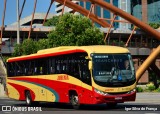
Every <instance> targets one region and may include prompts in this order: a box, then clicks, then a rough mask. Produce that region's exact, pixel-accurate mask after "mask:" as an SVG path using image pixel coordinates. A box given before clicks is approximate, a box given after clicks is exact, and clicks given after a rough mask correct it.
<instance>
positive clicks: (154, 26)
mask: <svg viewBox="0 0 160 114" xmlns="http://www.w3.org/2000/svg"><path fill="white" fill-rule="evenodd" d="M149 25H150V26H151V27H152V28H154V29H158V28H159V27H160V22H159V23H149Z"/></svg>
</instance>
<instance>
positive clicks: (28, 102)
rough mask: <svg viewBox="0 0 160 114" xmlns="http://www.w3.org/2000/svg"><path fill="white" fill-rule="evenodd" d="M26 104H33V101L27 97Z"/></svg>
mask: <svg viewBox="0 0 160 114" xmlns="http://www.w3.org/2000/svg"><path fill="white" fill-rule="evenodd" d="M26 102H27V104H30V102H31V100H30V99H29V96H28V95H27V97H26Z"/></svg>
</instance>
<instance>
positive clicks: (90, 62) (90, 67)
mask: <svg viewBox="0 0 160 114" xmlns="http://www.w3.org/2000/svg"><path fill="white" fill-rule="evenodd" d="M88 68H89V70H91V69H92V61H89V62H88Z"/></svg>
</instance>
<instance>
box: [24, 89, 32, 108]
mask: <svg viewBox="0 0 160 114" xmlns="http://www.w3.org/2000/svg"><path fill="white" fill-rule="evenodd" d="M25 96H26V105H27V106H31V105H32V104H33V102H32V97H31V94H30V92H29V91H27V92H26V93H25Z"/></svg>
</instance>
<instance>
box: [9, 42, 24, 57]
mask: <svg viewBox="0 0 160 114" xmlns="http://www.w3.org/2000/svg"><path fill="white" fill-rule="evenodd" d="M22 53H23V52H22V45H21V44H16V45H15V46H14V52H13V54H12V56H14V57H17V56H20V55H22Z"/></svg>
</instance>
